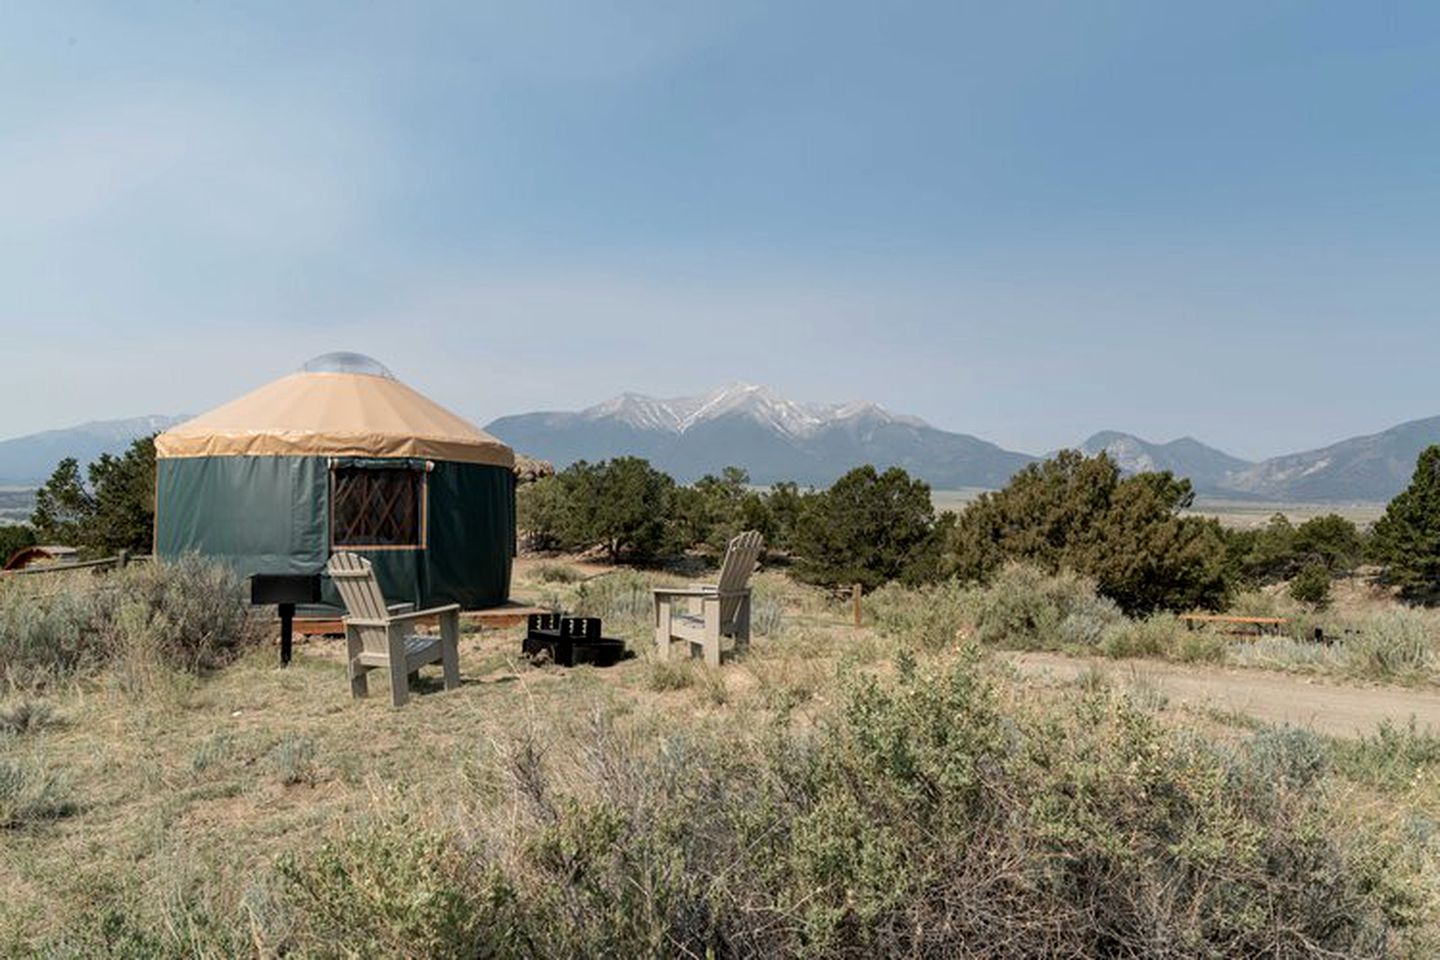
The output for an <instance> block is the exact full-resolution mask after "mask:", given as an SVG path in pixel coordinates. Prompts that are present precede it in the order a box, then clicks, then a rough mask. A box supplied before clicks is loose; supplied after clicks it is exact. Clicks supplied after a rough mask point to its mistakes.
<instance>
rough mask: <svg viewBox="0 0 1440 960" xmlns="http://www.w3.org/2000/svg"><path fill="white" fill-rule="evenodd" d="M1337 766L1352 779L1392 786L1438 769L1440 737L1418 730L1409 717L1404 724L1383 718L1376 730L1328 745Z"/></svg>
mask: <svg viewBox="0 0 1440 960" xmlns="http://www.w3.org/2000/svg"><path fill="white" fill-rule="evenodd" d="M1331 752H1332V754H1333V756H1334V758H1335V764H1336V767H1337V768H1338V769H1339V770H1340V771H1341V772H1342V773H1344V774H1345V776H1347V777H1349V778H1350V779H1352V780H1356V781H1359V782H1360V783H1368V784H1371V785H1373V786H1376V787H1384V788H1389V789H1395V788H1399V787H1403V786H1405V785H1406V784H1408V783H1410V782H1412V781H1413V780H1414V779H1415V777H1416V776H1417V774H1420V773H1422V772H1425V771H1431V770H1440V736H1437V735H1436V734H1434V733H1432V732H1430V731H1429V730H1422V729H1420V728H1419V727H1418V726H1417V724H1416V723H1415V718H1414V717H1411V718H1410V721H1409V723H1407V724H1406V725H1405V726H1397V725H1396V724H1394V723H1391V722H1390V721H1388V720H1386V721H1383V722H1382V723H1381V724H1380V727H1379V729H1378V730H1376V731H1375V733H1373V734H1371V735H1369V736H1365V737H1360V738H1358V739H1354V740H1336V741H1334V742H1333V743H1332V744H1331Z"/></svg>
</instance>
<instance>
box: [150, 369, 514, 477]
mask: <svg viewBox="0 0 1440 960" xmlns="http://www.w3.org/2000/svg"><path fill="white" fill-rule="evenodd" d="M155 455H156V456H157V457H243V456H301V457H309V456H330V457H420V458H425V459H432V460H451V461H458V462H462V463H485V464H493V465H495V466H501V467H511V466H513V465H514V463H515V454H514V451H512V450H511V449H510V448H509V447H508V446H506V445H505V444H504V443H502V442H501V441H499V440H497V439H495V438H494V437H492V436H490V434H488V433H486V432H485V431H484V430H481V429H480V428H479V427H476V426H475V425H474V424H472V423H470V422H469V421H468V420H466V419H464V418H463V417H460V416H457V415H456V414H454V413H451V412H450V411H449V410H446V409H445V408H444V407H442V406H440V405H439V404H438V403H435V402H434V401H433V400H429V399H427V398H426V397H424V396H422V395H421V394H419V393H417V392H416V391H414V390H412V389H410V388H409V387H407V386H406V385H405V384H403V383H401V382H400V381H399V380H396V379H395V377H394V376H393V375H392V374H391V373H390V371H389V370H387V369H385V367H383V366H382V365H380V364H379V363H376V362H375V361H374V360H371V359H370V358H369V357H366V356H363V355H361V354H355V353H332V354H326V355H325V356H323V357H317V358H315V359H314V360H311V361H310V362H309V363H307V364H305V366H304V367H302V368H301V369H300V370H299V371H297V372H295V373H292V374H290V375H289V376H288V377H281V378H280V379H279V380H276V381H274V382H272V383H267V384H266V385H265V386H263V387H261V388H260V389H258V390H254V391H252V392H250V393H247V394H246V395H245V396H243V397H240V398H239V399H238V400H232V401H230V402H229V403H227V404H225V405H224V406H221V407H216V408H215V409H214V410H211V411H210V412H208V413H203V414H201V415H200V416H198V417H196V418H195V419H193V420H187V421H185V422H184V423H182V424H180V425H178V426H176V427H172V428H171V429H169V430H167V431H165V432H164V433H162V434H160V435H159V436H158V437H156V438H155Z"/></svg>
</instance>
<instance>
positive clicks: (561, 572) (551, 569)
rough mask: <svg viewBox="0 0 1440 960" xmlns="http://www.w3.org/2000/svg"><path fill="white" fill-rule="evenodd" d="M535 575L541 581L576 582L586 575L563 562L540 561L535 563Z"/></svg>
mask: <svg viewBox="0 0 1440 960" xmlns="http://www.w3.org/2000/svg"><path fill="white" fill-rule="evenodd" d="M535 577H536V579H538V580H539V581H540V582H541V583H576V582H577V581H579V580H583V579H584V576H583V574H581V573H580V572H579V571H578V570H576V569H574V568H573V567H567V566H565V565H564V564H563V563H539V564H536V565H535Z"/></svg>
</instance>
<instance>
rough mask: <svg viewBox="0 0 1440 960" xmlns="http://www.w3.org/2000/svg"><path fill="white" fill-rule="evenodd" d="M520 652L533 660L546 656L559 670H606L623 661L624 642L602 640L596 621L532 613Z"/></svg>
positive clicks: (596, 619)
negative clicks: (582, 666) (586, 665)
mask: <svg viewBox="0 0 1440 960" xmlns="http://www.w3.org/2000/svg"><path fill="white" fill-rule="evenodd" d="M522 651H523V652H524V654H525V656H527V657H530V658H532V659H534V658H536V657H541V656H548V657H549V658H550V661H551V662H552V663H556V664H559V665H560V666H562V667H574V666H578V665H579V664H582V663H589V664H593V665H594V666H597V667H608V666H611V665H612V664H614V663H616V662H618V661H619V660H621V659H623V658H624V656H625V641H623V640H615V639H613V638H610V637H602V636H601V635H600V619H599V618H598V617H566V616H562V615H561V614H558V613H532V614H530V618H529V622H528V624H527V628H526V630H525V643H524V646H523V648H522Z"/></svg>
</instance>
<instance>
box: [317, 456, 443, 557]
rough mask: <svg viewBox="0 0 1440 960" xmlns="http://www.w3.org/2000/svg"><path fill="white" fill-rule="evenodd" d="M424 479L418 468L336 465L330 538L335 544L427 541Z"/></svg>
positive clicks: (416, 544)
mask: <svg viewBox="0 0 1440 960" xmlns="http://www.w3.org/2000/svg"><path fill="white" fill-rule="evenodd" d="M424 483H425V475H424V473H422V472H420V471H418V470H366V469H360V468H356V467H336V468H335V490H334V494H333V496H332V498H331V504H332V507H331V520H330V530H331V538H330V539H331V542H332V543H333V544H334V545H335V546H337V547H421V546H424V544H423V543H422V539H423V536H424V523H423V517H422V515H421V513H422V500H423V496H424Z"/></svg>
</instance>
